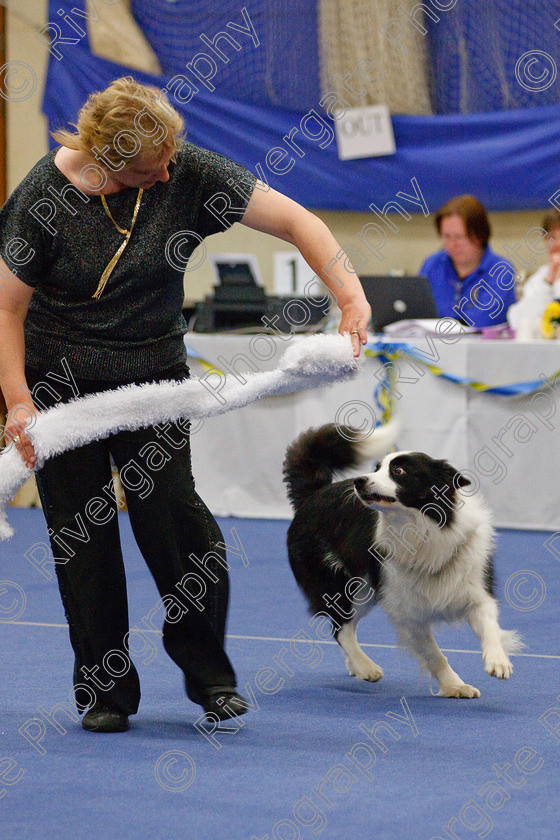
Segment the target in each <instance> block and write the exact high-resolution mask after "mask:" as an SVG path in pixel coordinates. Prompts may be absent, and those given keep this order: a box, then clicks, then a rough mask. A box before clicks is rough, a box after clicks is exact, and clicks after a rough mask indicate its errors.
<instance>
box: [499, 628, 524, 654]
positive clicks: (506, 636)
mask: <svg viewBox="0 0 560 840" xmlns="http://www.w3.org/2000/svg"><path fill="white" fill-rule="evenodd" d="M500 637H501V640H502V645H503V647H504V650H505V652H506V653H518V652H519V651H520V650H523V648H524V647H525V642H524V641H523V639H522V638H521V636H520V635H519V633H518V632H517V630H502V628H501V627H500Z"/></svg>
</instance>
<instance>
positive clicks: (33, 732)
mask: <svg viewBox="0 0 560 840" xmlns="http://www.w3.org/2000/svg"><path fill="white" fill-rule="evenodd" d="M9 518H10V522H11V523H12V524H13V525H14V527H15V529H16V535H15V536H14V538H13V539H12V540H11V541H10V542H7V543H3V544H0V552H1V558H2V559H1V566H0V568H1V572H0V578H1V580H0V622H1V623H2V627H1V631H2V647H1V652H0V662H1V668H2V671H1V673H2V677H1V680H0V683H1V689H0V691H1V696H2V701H1V717H0V837H2V838H10V840H12V838H14V839H15V838H17V840H39V838H41V840H43V838H48V840H82V838H83V840H86V838H87V840H114V838H115V837H120V838H123V840H152V838H154V840H155V838H157V840H178V839H179V838H187V837H188V838H196V840H214V839H215V838H220V837H227V838H239V840H268V839H269V838H274V840H298V838H302V839H303V840H307V838H313V837H321V838H325V840H354V838H362V837H375V838H380V840H401V838H407V840H409V838H410V840H432V839H433V838H444V840H449V838H459V840H464V838H470V837H480V838H483V837H486V836H489V837H491V838H493V839H494V840H529V838H530V840H552V838H556V837H557V836H558V811H559V809H558V803H559V800H560V796H559V793H558V778H559V773H558V769H559V760H558V756H559V752H560V650H559V647H560V646H559V639H560V633H559V624H560V621H559V618H558V609H557V604H558V602H559V600H560V599H559V596H560V576H559V572H560V567H559V565H558V557H560V551H558V550H557V549H556V546H557V545H560V536H559V537H558V538H557V540H556V539H554V540H552V541H551V535H550V534H546V533H540V532H539V533H535V532H533V533H529V532H525V531H502V532H501V533H500V535H499V540H498V547H497V571H498V581H499V585H498V592H499V596H500V601H501V624H502V626H503V627H506V628H517V629H518V630H519V631H520V632H521V634H522V635H523V637H524V639H525V642H526V645H527V647H526V649H525V651H524V653H523V655H519V656H516V657H515V658H514V660H513V661H514V668H515V670H514V674H513V676H512V677H511V679H510V680H508V681H507V682H504V681H498V680H496V679H492V678H490V677H488V676H487V675H486V674H485V673H484V670H483V668H482V661H481V656H480V653H479V651H478V643H477V641H476V639H475V638H474V636H473V635H472V633H471V632H470V630H468V629H461V628H456V629H449V628H446V629H445V630H442V631H441V632H440V633H439V634H438V641H439V643H440V645H441V646H442V648H444V649H446V650H447V651H448V653H447V656H448V658H449V660H450V662H451V665H452V666H453V668H454V669H455V670H456V671H458V672H459V673H460V674H461V676H462V677H463V679H464V680H465V681H466V682H470V683H472V684H474V685H476V686H477V687H478V688H479V689H480V691H481V694H482V696H481V697H480V699H478V700H461V701H459V700H445V699H442V698H436V697H434V696H431V694H430V686H429V681H428V679H427V678H426V677H425V676H422V675H421V674H420V673H419V669H418V667H417V665H416V663H415V662H414V661H412V660H411V659H410V658H409V657H408V656H407V655H405V654H403V653H402V652H400V651H399V650H397V649H396V647H395V634H394V631H393V629H392V627H391V626H390V625H389V624H388V622H387V620H386V619H385V617H384V615H383V614H382V613H381V612H380V611H379V610H376V611H374V612H373V613H372V614H370V616H368V617H367V618H366V619H364V621H363V622H362V624H361V626H360V639H361V641H362V643H363V644H364V648H365V650H366V651H367V653H368V654H369V655H370V656H371V657H372V658H373V659H374V660H375V661H376V662H378V664H380V665H381V666H382V667H383V669H384V671H385V676H384V678H383V679H382V680H381V681H380V682H379V683H377V684H366V683H359V682H358V681H356V680H355V679H353V678H351V677H349V676H347V675H346V673H345V668H344V661H343V657H342V655H341V653H340V650H339V649H338V647H337V645H336V644H333V643H332V642H324V641H321V640H320V638H319V636H318V634H317V632H316V628H314V627H312V626H310V625H309V623H308V621H309V616H308V614H307V612H306V608H305V604H304V601H303V598H302V596H301V595H300V593H299V591H298V589H297V587H296V585H295V582H294V580H293V578H292V576H291V572H290V570H289V567H288V563H287V558H286V549H285V534H286V528H287V523H286V522H267V521H255V520H243V519H223V520H220V524H221V526H222V530H223V533H224V537H225V540H226V543H228V544H229V545H231V546H233V547H234V548H235V545H236V542H237V546H238V548H237V553H234V552H232V553H230V555H229V559H230V565H231V581H232V595H231V609H230V618H229V625H228V631H229V632H228V652H229V654H230V656H231V658H232V660H233V662H234V664H235V667H236V670H237V673H238V678H239V684H240V687H241V691H242V693H243V694H244V695H245V696H247V697H248V699H250V700H251V702H252V704H253V707H254V710H253V711H252V713H250V714H248V715H246V716H245V717H243V718H240V719H238V720H237V721H236V722H233V723H232V724H230V725H228V728H227V730H226V728H225V727H224V728H223V729H221V730H220V731H218V730H215V731H212V729H211V728H207V729H206V730H204V729H203V728H202V726H200V724H197V720H198V718H199V716H200V709H199V707H198V706H195V705H193V704H192V703H190V702H189V701H188V700H187V699H186V698H185V696H184V694H183V689H182V681H181V678H180V677H181V675H180V673H179V672H178V670H177V669H176V668H175V666H174V665H173V664H172V663H171V661H170V660H169V659H168V658H167V657H166V655H165V654H164V652H163V650H162V648H161V641H160V639H159V637H158V635H157V633H155V632H151V633H149V632H146V633H145V634H144V635H143V636H142V637H138V639H137V643H138V644H137V653H136V655H135V657H134V659H135V662H136V665H137V667H138V671H139V673H140V678H141V682H142V701H141V705H140V710H139V713H138V715H136V716H135V717H133V718H132V719H131V729H130V730H129V731H128V732H127V733H123V734H119V735H95V734H92V733H87V732H84V730H82V729H81V727H80V726H79V724H78V723H77V722H75V721H74V720H72V719H71V715H74V713H75V710H74V709H73V707H72V704H71V703H70V700H69V691H70V688H71V683H70V678H71V671H72V656H71V649H70V645H69V641H68V633H67V630H66V627H65V625H64V616H63V612H62V608H61V605H60V603H59V596H58V591H57V587H56V583H55V580H54V577H53V578H52V579H47V577H45V574H46V575H47V576H48V574H49V569H48V567H46V568H44V570H43V571H44V573H45V574H42V573H41V572H40V570H39V568H38V567H37V566H34V565H33V564H32V563H31V562H30V560H29V557H30V549H31V556H32V557H35V559H36V561H38V560H39V559H40V557H41V544H43V543H45V541H46V533H45V527H44V523H43V519H42V515H41V513H40V512H39V511H36V510H21V509H20V510H18V509H10V510H9ZM120 521H121V524H122V532H123V541H124V543H125V545H126V564H127V575H128V581H129V599H130V607H131V610H130V612H131V624H132V625H137V626H139V627H146V630H148V629H149V623H148V624H147V623H146V621H145V620H146V618H147V617H149V615H150V611H151V610H153V609H154V608H155V607H156V605H157V602H158V594H157V591H156V589H155V585H154V584H153V582H152V580H151V578H150V576H149V574H148V572H147V571H146V569H145V566H144V563H143V561H142V559H141V557H140V556H139V554H138V551H137V549H136V547H135V545H134V542H133V540H132V537H131V533H130V529H129V524H128V519H127V516H126V514H121V520H120ZM547 541H548V543H547ZM26 554H27V557H26ZM152 614H153V613H152ZM143 620H144V623H143ZM160 620H161V613H158V614H157V617H156V619H155V620H154V621H155V622H156V623H157V622H158V621H160ZM141 639H143V642H142V641H141ZM142 646H143V647H142ZM55 707H57V709H55ZM55 712H56V713H55Z"/></svg>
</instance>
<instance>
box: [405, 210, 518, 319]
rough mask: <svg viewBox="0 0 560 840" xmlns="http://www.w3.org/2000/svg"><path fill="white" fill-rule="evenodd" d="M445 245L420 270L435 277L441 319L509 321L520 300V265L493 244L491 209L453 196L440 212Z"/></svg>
mask: <svg viewBox="0 0 560 840" xmlns="http://www.w3.org/2000/svg"><path fill="white" fill-rule="evenodd" d="M435 225H436V229H437V232H438V235H439V237H440V240H441V244H442V246H443V249H442V250H441V251H438V252H437V253H436V254H432V255H431V256H429V257H428V258H427V259H426V260H425V261H424V263H423V265H422V267H421V269H420V274H423V275H424V276H425V277H427V278H428V279H429V281H430V284H431V287H432V292H433V295H434V298H435V301H436V306H437V308H438V314H439V316H440V317H442V318H443V317H451V318H456V319H457V320H458V321H460V322H461V323H463V324H466V325H467V326H469V327H488V326H492V325H494V324H503V323H505V321H506V313H507V310H508V307H509V306H511V304H513V303H515V291H514V287H515V269H514V268H513V266H512V265H511V263H509V262H508V261H507V260H506V259H504V258H503V257H499V256H497V255H496V254H494V253H493V252H492V251H491V250H490V248H489V246H488V240H489V238H490V222H489V220H488V215H487V213H486V210H485V209H484V207H483V206H482V204H481V203H480V201H478V199H476V198H474V196H472V195H460V196H457V197H456V198H452V199H451V200H450V201H448V202H447V204H445V205H444V206H443V207H442V208H441V210H439V211H438V213H436V217H435Z"/></svg>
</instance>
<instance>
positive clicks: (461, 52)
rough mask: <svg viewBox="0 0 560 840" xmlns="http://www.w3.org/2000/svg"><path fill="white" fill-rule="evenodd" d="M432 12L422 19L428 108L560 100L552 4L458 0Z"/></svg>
mask: <svg viewBox="0 0 560 840" xmlns="http://www.w3.org/2000/svg"><path fill="white" fill-rule="evenodd" d="M437 17H439V21H435V20H433V19H432V18H431V17H429V16H428V15H426V17H425V25H426V28H427V29H428V33H429V34H428V37H429V39H430V49H429V55H430V59H431V64H432V85H433V88H432V104H433V109H434V113H436V114H475V113H488V112H491V111H502V110H510V109H516V108H533V107H538V106H541V105H558V104H560V79H559V78H557V77H556V75H555V74H556V65H557V64H558V65H560V30H559V29H557V28H556V27H555V25H554V24H555V23H557V22H558V25H559V26H560V21H559V18H560V5H559V4H558V3H542V2H540V0H520V2H511V0H462V2H458V3H457V4H456V5H455V7H454V8H452V9H451V10H450V11H449V12H439V13H438V14H437ZM534 51H536V52H534ZM528 53H533V54H532V55H527V54H528ZM523 56H525V58H523ZM518 62H519V65H518ZM516 66H517V75H516Z"/></svg>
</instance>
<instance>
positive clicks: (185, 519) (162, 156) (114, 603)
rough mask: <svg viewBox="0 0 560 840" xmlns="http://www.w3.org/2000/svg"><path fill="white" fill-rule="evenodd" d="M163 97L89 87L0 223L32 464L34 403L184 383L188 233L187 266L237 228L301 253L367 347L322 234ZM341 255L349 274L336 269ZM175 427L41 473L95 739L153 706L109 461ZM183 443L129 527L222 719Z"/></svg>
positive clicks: (5, 356)
mask: <svg viewBox="0 0 560 840" xmlns="http://www.w3.org/2000/svg"><path fill="white" fill-rule="evenodd" d="M157 93H158V92H157V91H154V90H153V89H151V88H148V87H145V86H143V85H140V84H138V83H136V82H135V81H134V80H133V79H132V78H130V77H127V78H122V79H117V80H116V81H114V82H113V83H112V84H111V85H109V87H108V88H107V89H106V90H105V91H101V92H98V93H95V94H92V95H91V96H90V97H89V99H88V101H87V102H86V103H85V105H84V107H83V108H82V110H81V111H80V114H79V118H78V122H77V125H76V129H77V130H76V132H75V133H70V132H67V131H58V132H55V133H54V134H53V136H54V138H55V140H56V141H57V142H58V143H59V144H60V146H59V147H58V148H57V149H56V150H53V151H52V152H50V153H49V154H47V155H46V156H45V157H44V158H43V159H42V160H41V161H39V162H38V164H37V165H36V166H35V167H34V168H33V169H32V170H31V172H30V173H29V175H28V176H26V178H25V179H24V180H23V181H22V183H21V184H20V185H19V187H18V188H17V189H16V190H15V191H14V193H13V194H12V195H11V196H10V198H9V200H8V202H7V203H6V205H5V207H4V208H3V209H2V211H1V212H0V243H1V245H2V252H1V253H2V255H3V258H4V261H3V262H2V264H1V265H0V271H1V272H2V281H1V289H0V389H1V390H2V392H3V394H4V398H5V400H6V404H7V408H8V417H7V421H6V428H5V439H6V443H7V444H9V443H10V442H12V441H13V442H14V443H15V445H16V446H17V448H18V450H19V452H20V453H21V455H22V457H23V458H24V460H25V462H26V464H27V465H28V466H31V467H32V466H33V465H34V463H35V461H36V456H35V453H34V450H33V440H32V438H33V436H32V431H31V430H30V431H29V434H27V433H26V430H25V428H22V426H23V425H24V424H25V422H26V421H29V420H30V419H31V421H32V418H33V416H34V413H35V411H36V410H37V408H38V407H47V406H49V405H52V404H54V403H56V402H57V401H60V400H61V399H68V398H70V397H72V396H75V395H76V393H80V394H81V395H83V394H87V393H92V392H96V391H101V390H106V389H109V388H115V387H117V386H119V385H122V384H126V383H142V382H148V381H161V380H168V379H182V378H184V377H186V376H188V368H187V367H186V355H185V348H184V342H183V333H184V331H185V326H184V321H183V319H182V315H181V308H182V302H183V278H182V273H181V272H179V271H177V270H176V269H175V268H173V267H172V265H171V263H170V261H168V258H167V257H168V256H169V255H168V247H169V245H168V243H169V241H170V240H171V241H175V240H172V239H171V237H173V235H174V234H176V233H177V232H178V231H180V232H187V233H188V236H185V237H183V238H182V244H181V257H182V259H186V258H187V256H188V254H187V253H186V252H187V251H189V253H192V251H193V250H194V249H195V247H196V246H197V245H198V244H199V242H200V241H201V240H202V239H203V238H204V237H206V236H208V235H210V234H212V233H216V232H219V231H222V230H224V229H226V228H228V227H230V226H231V225H232V224H233V223H234V222H235V221H239V222H241V223H242V224H244V225H247V226H248V227H251V228H254V229H256V230H260V231H263V232H265V233H270V234H273V235H275V236H278V237H280V238H281V239H284V240H286V241H288V242H291V243H293V244H294V245H296V247H298V248H299V250H300V251H301V253H302V254H303V256H304V258H305V259H306V260H307V262H308V263H309V265H310V266H311V267H312V268H313V269H314V271H315V272H316V273H317V274H318V275H319V276H320V277H322V278H323V279H324V282H325V284H326V285H327V287H328V288H329V289H330V290H331V291H332V294H333V296H334V297H335V298H336V300H337V302H338V305H339V307H340V309H341V313H342V318H341V323H340V331H341V332H348V333H350V334H351V337H352V343H353V347H354V353H355V355H359V352H360V344H361V343H365V341H366V325H367V323H368V320H369V317H370V314H371V312H370V309H369V306H368V304H367V302H366V299H365V296H364V294H363V291H362V289H361V286H360V284H359V281H358V279H357V277H356V275H355V274H354V273H352V270H351V267H350V266H349V264H348V263H347V262H346V263H345V262H344V261H341V260H340V259H338V260H337V259H336V257H337V254H339V251H340V249H339V246H338V244H337V243H336V241H335V239H334V238H333V236H332V235H331V233H330V232H329V230H328V229H327V228H326V227H325V225H324V224H323V223H322V222H321V221H320V220H319V219H317V218H316V217H315V216H313V215H312V214H310V213H309V212H307V211H306V210H305V209H304V208H302V207H301V206H299V205H298V204H296V203H295V202H293V201H291V200H290V199H289V198H287V197H285V196H283V195H281V194H279V193H277V192H275V191H274V190H272V189H268V188H266V187H265V186H264V185H263V184H260V183H258V182H256V179H255V177H254V176H253V175H252V174H251V173H250V172H248V171H247V170H245V169H243V168H242V167H240V166H238V165H237V164H235V163H233V162H232V161H229V160H227V159H226V158H224V157H222V156H220V155H217V154H214V153H212V152H209V151H206V150H203V149H198V148H197V147H195V146H193V145H191V144H189V143H187V142H186V141H184V140H183V122H182V119H181V117H180V116H179V114H177V112H176V111H175V110H174V109H173V108H172V107H171V106H170V105H169V103H168V102H167V101H166V100H165V99H164V98H163V97H162V96H161V95H160V96H159V98H158V99H157V100H156V96H157ZM224 208H227V211H226V210H224ZM187 243H188V244H187ZM189 249H190V250H189ZM333 259H335V262H336V264H337V265H338V266H340V268H339V271H338V278H336V279H333V278H332V277H331V276H330V275H329V274H327V273H326V272H323V267H326V266H327V265H328V263H329V262H330V261H332V260H333ZM49 373H50V374H51V376H50V377H49V376H48V374H49ZM57 376H58V379H57V378H56V377H57ZM62 382H65V383H69V384H70V385H71V387H68V388H67V389H66V393H64V388H63V385H60V387H59V386H58V385H57V387H58V390H56V389H55V388H54V387H53V383H62ZM35 402H37V406H36V405H35ZM22 418H23V422H22ZM18 421H19V422H18ZM161 434H162V432H161V429H159V428H158V427H154V428H148V429H140V430H138V431H135V432H122V433H119V434H116V435H113V436H111V437H110V438H109V439H107V440H101V441H95V442H93V443H91V444H88V445H87V446H83V447H81V448H79V449H76V450H74V451H72V452H67V453H64V454H62V455H60V456H58V457H56V458H53V459H51V460H49V461H47V463H46V464H45V466H44V467H43V468H42V469H41V470H40V471H39V472H38V474H37V481H38V486H39V491H40V494H41V499H42V503H43V509H44V513H45V517H46V519H47V524H48V526H49V536H50V538H51V545H52V549H53V556H54V557H55V558H58V559H57V563H56V571H57V578H58V582H59V588H60V592H61V596H62V601H63V604H64V608H65V612H66V615H67V618H68V624H69V632H70V640H71V643H72V647H73V650H74V654H75V666H74V693H75V698H76V703H77V706H78V709H79V710H80V711H84V710H85V709H86V708H87V709H88V711H87V713H86V714H85V715H84V717H83V718H82V725H83V726H84V728H86V729H88V730H91V731H97V732H118V731H123V730H125V729H127V728H128V716H129V715H131V714H134V713H135V712H136V711H137V708H138V703H139V699H140V688H139V680H138V675H137V672H136V669H135V668H134V665H133V664H132V662H131V661H130V658H129V657H128V632H129V627H128V612H127V597H126V582H125V575H124V566H123V559H122V554H121V548H120V541H119V535H118V530H117V517H116V516H115V513H116V501H115V499H114V495H113V494H112V493H110V492H109V489H110V485H111V463H110V461H111V458H113V459H114V462H115V463H116V465H117V467H119V469H120V470H121V471H122V470H123V469H124V468H128V467H129V466H130V464H139V463H142V456H143V455H146V453H147V452H150V453H152V454H153V457H154V458H155V457H156V455H155V454H154V453H157V451H158V450H157V447H158V438H160V437H161ZM175 441H176V443H175V445H174V446H173V447H172V453H171V454H169V451H168V452H167V454H168V457H167V458H166V459H163V458H160V461H159V462H158V465H157V467H156V466H154V469H153V472H152V476H151V484H152V485H153V487H151V486H150V489H149V492H147V489H146V486H145V485H142V486H141V485H140V483H139V485H138V488H137V490H134V488H133V489H131V490H130V492H127V503H128V509H129V513H130V521H131V525H132V528H133V531H134V535H135V538H136V541H137V543H138V545H139V547H140V550H141V551H142V554H143V556H144V558H145V560H146V562H147V564H148V566H149V568H150V571H151V572H152V575H153V576H154V579H155V581H156V584H157V587H158V590H159V592H160V595H161V596H162V601H163V602H164V603H165V605H166V608H167V614H166V617H165V621H164V625H163V644H164V647H165V649H166V651H167V653H168V654H169V655H170V656H171V658H172V659H173V660H174V661H175V662H176V663H177V665H178V666H179V667H180V668H181V669H182V671H183V673H184V676H185V683H186V689H187V694H188V696H189V697H190V698H191V700H193V701H194V702H196V703H199V704H200V705H201V706H202V708H203V709H204V711H205V712H206V713H207V714H211V715H214V716H215V717H216V718H217V719H224V718H227V717H232V716H235V715H239V714H243V713H244V712H245V711H246V710H247V706H246V703H245V701H244V700H243V698H242V697H240V695H239V694H238V693H237V691H236V680H235V673H234V670H233V667H232V665H231V663H230V661H229V659H228V657H227V655H226V653H225V651H224V636H225V622H226V611H227V601H228V576H227V566H226V561H225V551H224V544H223V539H222V535H221V533H220V531H219V528H218V526H217V524H216V522H215V520H214V518H213V517H212V515H211V514H210V512H209V511H208V509H207V508H206V506H205V505H204V504H203V502H202V501H201V499H200V498H199V497H198V495H197V493H196V491H195V486H194V480H193V477H192V472H191V463H190V447H189V445H188V437H187V436H186V435H185V429H184V428H182V427H181V428H179V427H177V429H176V435H175ZM168 450H169V448H168ZM154 464H155V461H154ZM109 498H110V500H109ZM201 569H202V570H203V572H204V578H203V581H204V591H202V585H201V583H200V581H201V579H202V578H201V574H200V572H201ZM188 580H195V581H198V585H199V589H200V590H201V591H200V592H198V593H197V595H198V596H199V597H198V600H197V602H196V604H197V605H198V607H196V606H193V601H192V600H191V602H190V604H191V606H190V608H188V609H185V598H183V600H182V601H181V599H178V598H173V597H172V596H173V595H174V593H175V594H176V593H177V592H178V589H177V587H178V586H180V585H183V586H184V587H186V583H185V581H188ZM195 585H196V584H195ZM185 591H188V590H187V589H185V588H184V589H183V592H185ZM181 603H182V604H183V606H182V607H181V606H180V605H181ZM119 663H120V665H119ZM123 663H124V664H123Z"/></svg>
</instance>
